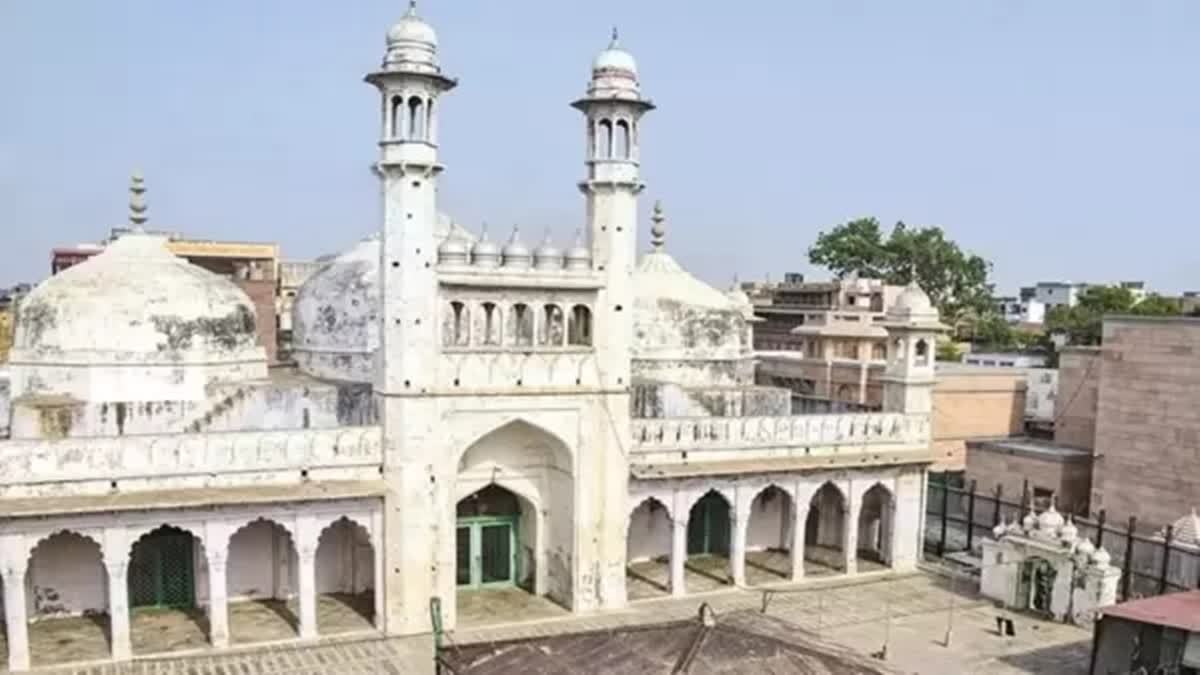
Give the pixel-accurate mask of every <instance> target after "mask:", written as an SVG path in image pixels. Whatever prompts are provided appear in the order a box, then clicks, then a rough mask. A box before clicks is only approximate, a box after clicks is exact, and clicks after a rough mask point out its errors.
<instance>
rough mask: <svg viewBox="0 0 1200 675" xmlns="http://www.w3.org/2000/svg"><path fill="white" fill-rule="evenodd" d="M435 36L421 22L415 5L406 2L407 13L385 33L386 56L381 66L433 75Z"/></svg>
mask: <svg viewBox="0 0 1200 675" xmlns="http://www.w3.org/2000/svg"><path fill="white" fill-rule="evenodd" d="M437 44H438V40H437V33H436V32H435V31H434V30H433V26H430V25H429V24H428V23H426V22H425V20H424V19H422V18H421V17H419V16H417V3H416V1H415V0H413V1H412V2H410V3H409V6H408V12H406V13H405V15H404V16H402V17H400V20H399V21H397V22H396V23H395V24H393V25H392V27H391V28H389V29H388V32H387V55H386V56H385V57H384V59H383V66H384V68H385V69H387V70H404V71H413V72H422V73H431V74H436V73H438V72H440V69H439V68H438V64H437Z"/></svg>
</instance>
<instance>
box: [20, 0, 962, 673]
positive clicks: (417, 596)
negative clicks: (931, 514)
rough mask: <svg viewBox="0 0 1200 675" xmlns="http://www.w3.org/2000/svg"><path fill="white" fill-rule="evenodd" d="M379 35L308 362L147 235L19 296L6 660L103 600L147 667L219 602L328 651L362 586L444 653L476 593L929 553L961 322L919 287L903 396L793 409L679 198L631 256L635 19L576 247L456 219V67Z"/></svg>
mask: <svg viewBox="0 0 1200 675" xmlns="http://www.w3.org/2000/svg"><path fill="white" fill-rule="evenodd" d="M386 43H387V50H386V54H385V55H384V58H383V61H382V65H381V66H380V67H379V68H378V69H377V70H375V71H374V72H371V73H370V74H368V75H367V76H366V81H367V82H368V83H370V84H371V85H373V86H374V87H375V88H377V89H378V91H379V96H380V98H379V100H380V108H379V110H380V130H379V134H380V140H379V144H378V152H379V155H378V158H377V160H376V162H375V164H374V168H375V172H376V174H377V176H378V179H379V181H380V185H381V196H382V200H383V217H382V223H381V226H380V231H379V234H378V236H375V237H372V238H369V239H367V240H365V241H362V242H359V243H357V244H355V245H353V246H352V247H351V248H350V249H349V250H348V251H347V252H346V253H345V254H343V255H341V256H339V257H337V258H336V259H335V260H333V261H332V262H330V263H329V264H328V265H327V266H326V267H325V268H323V269H322V270H321V272H319V273H318V274H316V275H315V276H314V277H313V278H311V279H310V280H309V281H308V282H307V283H306V284H305V285H304V286H303V287H302V288H301V289H300V292H299V295H298V297H297V298H296V300H295V304H294V316H293V321H294V323H293V327H294V328H293V330H294V348H295V361H296V363H295V365H294V366H293V367H290V368H274V367H273V368H270V369H269V368H268V363H267V359H266V356H265V354H264V351H263V348H262V346H261V345H259V344H257V343H256V340H255V330H254V326H255V313H254V312H255V310H254V306H253V304H252V303H251V302H250V301H249V299H248V298H247V297H246V296H245V295H244V293H242V291H240V290H239V289H238V288H237V287H236V286H234V285H233V284H232V283H231V282H229V281H227V280H225V279H222V278H220V277H218V276H216V275H214V274H212V273H210V272H207V271H206V270H204V269H201V268H199V267H196V266H194V265H192V264H189V263H188V262H186V261H184V260H182V259H181V258H177V257H175V256H173V255H172V254H171V253H169V252H168V251H167V250H166V248H165V247H164V241H163V240H162V239H161V238H159V237H156V236H153V235H151V234H147V233H145V231H143V230H136V229H135V231H133V232H131V233H130V234H128V235H126V236H124V237H122V238H120V239H118V240H117V241H115V242H114V243H112V244H111V245H109V246H108V247H107V248H106V249H105V250H104V252H103V253H101V254H99V255H96V256H94V257H92V258H91V259H89V260H87V261H86V262H83V263H81V264H79V265H76V266H74V267H72V268H70V269H68V270H66V271H65V272H63V273H61V274H59V275H56V276H54V277H52V278H50V279H48V280H46V281H45V282H43V283H42V284H41V285H40V286H38V287H37V288H36V289H34V290H33V291H32V292H31V293H30V294H29V296H28V297H27V299H26V300H25V301H24V302H23V304H22V305H21V308H20V312H21V315H20V319H19V323H18V332H17V334H16V336H15V341H14V346H13V350H12V355H11V377H12V391H11V401H6V402H3V404H4V406H6V407H8V408H10V410H11V420H12V421H11V432H10V437H9V438H7V439H4V440H0V586H2V588H3V593H2V598H3V617H4V619H5V633H6V636H7V651H8V665H9V667H10V669H11V670H13V671H24V670H27V669H29V668H30V667H31V665H33V666H36V665H37V664H38V663H41V662H44V660H45V659H46V657H47V656H48V655H47V654H46V653H39V652H38V649H37V648H36V646H37V645H39V644H46V642H45V641H44V640H39V639H37V635H38V634H39V631H43V630H47V628H46V627H47V626H50V625H52V624H53V623H54V622H55V621H61V620H64V618H69V617H78V616H90V617H102V620H103V623H104V624H105V625H106V626H107V631H108V632H107V644H108V649H109V652H108V653H107V654H105V655H104V658H107V659H112V660H116V661H121V660H127V659H131V658H134V657H136V656H141V655H143V654H144V653H145V651H144V648H140V647H137V645H143V644H145V643H146V640H143V639H142V638H141V637H139V635H138V630H139V629H138V625H139V624H138V622H137V621H131V616H134V617H137V616H139V615H138V614H137V612H138V611H140V610H142V609H143V608H161V609H171V610H180V609H183V610H188V611H192V612H194V613H198V614H199V615H201V616H203V617H204V623H205V626H206V628H205V632H204V635H205V638H204V639H205V640H206V641H207V643H208V644H207V646H206V648H211V649H218V650H219V649H226V648H229V647H230V645H231V644H233V643H244V642H246V641H249V640H251V639H252V636H248V635H244V634H243V635H239V634H238V630H239V628H238V626H237V625H235V624H236V623H237V622H236V621H231V619H230V617H231V614H233V615H235V616H236V615H237V612H236V611H235V608H236V607H239V606H240V605H241V604H242V603H245V602H248V601H262V600H278V601H279V603H280V604H279V606H280V607H281V608H282V609H281V611H290V612H294V613H295V623H296V630H295V635H293V636H291V638H292V639H296V640H315V639H319V638H320V637H322V635H323V629H322V625H321V624H320V622H319V620H318V608H319V606H321V605H320V603H322V602H325V600H326V599H327V598H329V597H332V596H337V597H350V598H356V599H359V600H362V602H363V604H364V605H365V610H364V611H365V613H366V614H367V615H368V616H369V617H370V619H369V621H370V624H369V625H368V626H367V628H368V629H369V630H371V631H373V632H375V633H382V634H386V635H390V636H395V637H396V638H398V639H409V640H411V641H412V644H414V645H424V646H422V647H420V648H421V649H424V648H428V649H430V650H431V649H432V647H431V645H432V638H431V632H432V630H433V626H434V624H435V623H438V624H440V625H441V626H442V627H444V628H445V629H447V630H454V628H455V627H456V626H457V625H458V624H459V621H460V620H463V621H465V620H466V618H467V617H466V616H465V614H466V612H467V609H464V608H463V606H464V605H463V604H462V602H461V601H462V598H464V597H465V596H466V595H468V594H469V595H470V597H471V598H472V603H471V606H472V607H477V606H480V605H481V604H482V605H484V606H486V604H487V602H489V598H491V597H493V595H491V594H505V597H510V596H511V595H512V594H514V593H518V594H525V595H527V596H528V597H529V598H531V599H536V600H537V601H538V602H542V603H545V604H547V605H550V606H553V607H555V608H557V609H558V610H559V611H561V612H562V613H564V614H567V613H570V614H582V613H589V612H597V611H601V610H611V609H617V608H621V607H624V606H626V605H627V603H630V602H638V601H640V600H641V599H644V598H650V597H655V596H660V595H684V594H688V593H695V592H700V591H704V590H709V589H711V588H713V587H715V586H720V585H737V586H747V585H758V584H772V583H802V582H804V580H805V579H806V578H808V577H816V576H825V575H856V574H858V575H873V574H884V573H887V572H888V571H890V570H901V571H903V570H911V569H914V568H915V566H916V563H917V560H918V558H919V555H920V553H919V552H920V550H921V545H922V531H923V528H922V520H923V518H924V515H923V514H924V512H925V508H924V506H925V484H926V471H927V468H928V466H929V464H930V462H932V461H933V459H934V454H933V452H932V450H931V448H930V416H931V408H932V405H931V392H932V386H933V382H934V370H933V367H934V364H933V361H934V359H933V343H934V338H935V336H936V334H937V333H938V332H940V331H942V330H943V328H944V327H943V326H942V325H941V324H940V323H939V321H938V315H937V311H936V310H935V309H934V308H933V307H932V305H931V303H930V300H929V298H928V297H927V296H926V295H925V293H923V292H922V291H921V290H920V289H919V288H916V287H915V286H910V287H909V288H907V289H905V290H904V291H903V292H902V293H900V294H899V296H898V299H897V300H896V301H895V303H894V305H893V306H892V307H890V308H889V309H888V312H887V314H886V321H884V322H883V324H882V325H884V327H885V328H886V330H887V333H888V355H887V364H888V365H887V373H886V376H885V377H884V378H883V387H884V396H883V411H882V412H877V413H854V414H840V415H801V414H794V413H793V411H792V402H791V392H789V391H788V390H786V389H780V388H773V387H765V386H757V385H756V384H755V354H754V352H753V348H752V345H753V341H752V331H753V324H754V317H753V314H752V312H751V311H750V306H749V300H748V299H747V298H746V296H745V295H743V294H741V293H740V292H738V291H736V290H734V291H729V292H726V291H721V290H717V289H715V288H713V287H711V286H709V285H707V284H705V283H703V282H702V281H700V280H698V279H697V278H695V277H693V276H692V275H690V274H689V273H688V272H687V271H686V270H685V269H684V268H683V267H682V266H681V265H680V264H679V263H678V262H677V261H676V260H675V259H674V258H673V257H672V256H671V254H670V253H669V252H668V247H667V244H666V242H667V233H668V230H669V228H668V223H667V219H666V216H665V212H664V210H663V208H662V207H661V206H660V205H656V206H655V207H654V209H653V218H652V229H651V240H652V248H651V249H650V250H649V251H646V252H644V253H643V254H642V255H641V256H640V257H639V255H638V251H637V241H638V236H637V235H638V227H639V223H638V210H639V202H640V199H641V193H642V191H643V188H644V185H643V183H642V181H641V178H640V176H639V167H640V165H641V162H642V159H643V157H642V156H641V152H640V150H641V145H640V141H641V138H642V133H643V126H642V121H643V119H644V117H645V116H646V115H647V113H650V112H651V111H653V110H654V108H655V106H654V105H653V103H651V101H650V100H649V99H648V98H647V97H646V96H645V95H644V93H643V91H642V89H641V84H640V82H639V77H638V69H637V66H636V63H635V60H634V58H633V57H632V56H631V54H630V53H629V52H628V51H626V50H625V49H624V48H623V47H622V46H621V45H620V44H619V43H618V41H617V39H616V36H615V35H614V36H613V40H612V43H611V44H610V45H609V46H608V48H606V49H604V50H603V51H601V52H600V54H599V55H598V56H597V57H596V58H595V61H594V62H593V64H592V71H591V80H590V84H589V86H588V88H587V90H586V91H585V92H584V93H583V95H582V96H580V97H579V98H578V99H577V100H575V101H574V102H573V103H572V106H573V107H574V108H575V109H576V110H578V111H579V113H580V114H581V115H582V123H583V124H582V128H581V131H582V132H583V135H584V136H585V138H586V153H585V156H584V157H583V158H582V159H583V168H584V173H583V176H582V179H581V180H580V181H579V183H578V189H579V190H580V191H581V192H582V195H583V201H584V204H585V209H584V217H583V220H582V223H581V224H580V228H579V236H578V237H577V238H576V239H575V240H574V241H573V242H570V243H569V245H567V246H559V245H556V244H555V242H553V241H550V240H549V239H547V240H545V241H541V242H538V243H535V244H532V245H531V244H530V243H526V241H525V239H523V235H522V234H521V233H520V232H518V231H516V230H514V231H513V232H512V233H511V235H509V236H501V237H498V238H497V239H498V241H497V240H493V238H492V235H491V234H489V233H487V232H481V233H480V234H478V235H473V234H471V233H469V232H467V231H466V230H465V229H463V228H462V227H460V226H459V225H457V224H455V223H454V222H453V221H452V219H450V218H449V217H446V216H444V215H442V214H441V213H440V212H439V210H438V199H437V183H438V179H439V177H440V175H441V173H442V171H443V170H444V169H445V168H446V167H444V166H443V165H442V164H441V163H439V160H438V142H439V139H440V136H441V133H442V129H441V128H440V124H439V113H440V111H441V107H442V105H443V97H444V96H445V95H446V94H449V93H450V92H451V91H452V90H453V89H454V88H455V87H456V85H457V81H456V80H455V79H453V78H452V77H450V76H449V75H447V74H446V73H445V72H443V71H442V69H441V67H440V66H439V62H438V42H437V37H436V34H435V32H434V30H433V28H432V27H431V26H430V25H429V24H428V23H426V22H425V21H424V20H422V19H421V18H419V17H418V16H417V14H416V12H415V11H414V10H413V9H410V10H409V12H408V13H407V14H406V15H405V16H403V18H401V19H400V20H399V21H398V22H397V23H396V24H395V25H393V26H392V27H391V28H390V29H389V30H388V32H387V40H386ZM448 103H449V104H450V105H452V103H451V102H448ZM565 140H568V141H569V140H570V139H565ZM136 187H137V188H138V189H136V190H135V191H134V197H133V203H132V213H133V218H132V220H133V224H134V225H135V226H136V225H140V224H141V223H142V222H144V221H145V216H146V205H145V202H144V201H143V195H142V191H141V188H140V182H139V183H138V184H137V186H136ZM495 597H499V595H497V596H495ZM456 600H458V601H457V602H456ZM289 608H290V609H289ZM460 614H461V615H462V616H460ZM512 618H519V617H512ZM31 645H34V647H31ZM430 653H432V652H430ZM430 667H431V668H432V661H430Z"/></svg>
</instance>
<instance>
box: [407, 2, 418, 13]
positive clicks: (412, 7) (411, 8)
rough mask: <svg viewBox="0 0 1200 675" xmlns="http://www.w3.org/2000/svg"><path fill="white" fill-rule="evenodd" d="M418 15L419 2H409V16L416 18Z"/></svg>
mask: <svg viewBox="0 0 1200 675" xmlns="http://www.w3.org/2000/svg"><path fill="white" fill-rule="evenodd" d="M416 14H417V0H408V15H409V16H416Z"/></svg>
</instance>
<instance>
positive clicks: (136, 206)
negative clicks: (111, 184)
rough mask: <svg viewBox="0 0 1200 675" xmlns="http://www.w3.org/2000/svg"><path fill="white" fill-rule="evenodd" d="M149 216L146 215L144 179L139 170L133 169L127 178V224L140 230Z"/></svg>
mask: <svg viewBox="0 0 1200 675" xmlns="http://www.w3.org/2000/svg"><path fill="white" fill-rule="evenodd" d="M147 220H149V218H148V217H147V216H146V179H145V178H144V177H142V172H141V171H134V172H133V175H132V176H130V178H129V225H130V227H132V228H133V229H134V230H135V231H137V232H141V231H142V230H143V226H144V225H145V224H146V221H147Z"/></svg>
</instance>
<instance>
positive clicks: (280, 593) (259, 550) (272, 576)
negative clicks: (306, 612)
mask: <svg viewBox="0 0 1200 675" xmlns="http://www.w3.org/2000/svg"><path fill="white" fill-rule="evenodd" d="M227 564H228V565H229V567H228V572H227V575H228V584H229V599H230V600H231V601H235V600H245V599H263V598H287V597H290V596H291V595H292V594H294V593H295V592H296V590H297V589H298V588H299V586H298V583H297V579H296V573H297V571H298V570H299V561H298V560H297V556H296V549H295V547H294V546H293V545H292V542H291V537H290V536H289V535H288V533H287V531H286V530H283V529H282V528H281V527H279V526H278V525H276V524H274V523H271V522H267V521H256V522H254V523H251V524H250V525H247V526H246V527H245V528H243V529H242V530H239V531H238V532H237V534H235V535H233V538H232V539H230V541H229V559H228V563H227Z"/></svg>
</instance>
